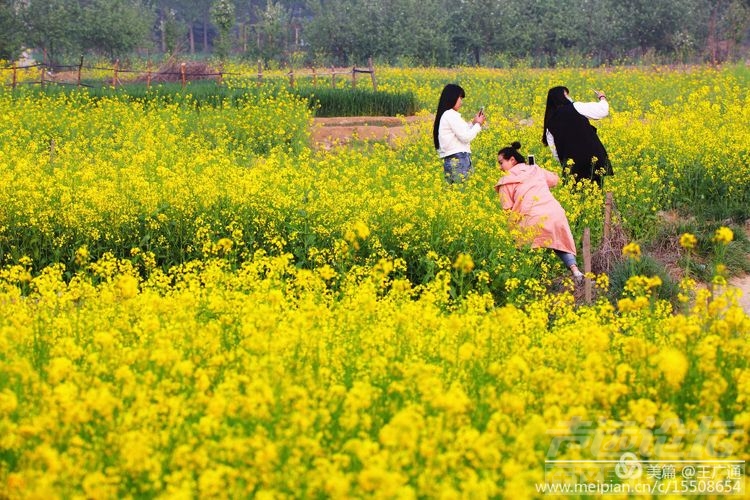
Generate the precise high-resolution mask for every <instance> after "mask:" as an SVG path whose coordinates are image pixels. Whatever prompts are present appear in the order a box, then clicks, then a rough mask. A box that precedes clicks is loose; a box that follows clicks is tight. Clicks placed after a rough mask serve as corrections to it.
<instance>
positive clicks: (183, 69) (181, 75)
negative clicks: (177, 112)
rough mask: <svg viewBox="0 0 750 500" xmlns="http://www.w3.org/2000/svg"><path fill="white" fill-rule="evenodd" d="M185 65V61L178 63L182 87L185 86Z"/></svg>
mask: <svg viewBox="0 0 750 500" xmlns="http://www.w3.org/2000/svg"><path fill="white" fill-rule="evenodd" d="M185 65H186V63H181V64H180V80H181V81H182V88H183V89H184V88H185Z"/></svg>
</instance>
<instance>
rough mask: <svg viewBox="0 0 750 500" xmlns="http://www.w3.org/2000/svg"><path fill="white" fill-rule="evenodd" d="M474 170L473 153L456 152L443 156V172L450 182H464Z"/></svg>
mask: <svg viewBox="0 0 750 500" xmlns="http://www.w3.org/2000/svg"><path fill="white" fill-rule="evenodd" d="M473 172H474V167H472V165H471V153H456V154H452V155H450V156H446V157H445V158H443V174H444V175H445V180H446V181H448V184H453V183H454V182H462V181H464V180H466V179H467V178H468V177H469V176H470V175H471V174H472V173H473Z"/></svg>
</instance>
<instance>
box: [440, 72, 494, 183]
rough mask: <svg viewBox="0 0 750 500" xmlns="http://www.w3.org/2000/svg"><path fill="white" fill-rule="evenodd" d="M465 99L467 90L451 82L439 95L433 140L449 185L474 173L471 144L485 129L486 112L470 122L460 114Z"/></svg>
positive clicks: (482, 112) (479, 112)
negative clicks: (483, 127)
mask: <svg viewBox="0 0 750 500" xmlns="http://www.w3.org/2000/svg"><path fill="white" fill-rule="evenodd" d="M465 97H466V93H465V92H464V89H462V88H461V87H460V86H458V85H456V84H455V83H449V84H448V85H446V86H445V87H444V88H443V91H442V92H441V93H440V101H439V102H438V109H437V113H436V114H435V123H434V124H433V126H432V139H433V142H434V144H435V149H436V150H437V152H438V156H439V157H440V158H442V160H443V172H444V174H445V180H446V181H448V183H451V184H452V183H454V182H460V181H462V180H464V179H466V178H467V177H468V176H469V175H471V173H472V172H473V167H472V164H471V148H470V147H469V143H470V142H471V141H472V140H473V139H474V138H475V137H476V136H477V134H478V133H479V131H480V130H482V124H483V123H484V121H485V116H484V111H482V110H479V111H478V112H477V114H476V115H474V118H473V119H472V121H471V123H467V122H466V121H465V120H464V119H463V118H462V117H461V114H460V113H459V112H458V110H459V108H460V107H461V105H462V104H463V99H464V98H465Z"/></svg>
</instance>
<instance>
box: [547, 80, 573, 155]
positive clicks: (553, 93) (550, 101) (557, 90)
mask: <svg viewBox="0 0 750 500" xmlns="http://www.w3.org/2000/svg"><path fill="white" fill-rule="evenodd" d="M566 93H569V90H568V87H563V86H562V85H559V86H557V87H552V88H551V89H549V91H548V92H547V107H546V108H545V109H544V129H543V130H542V144H544V145H545V146H547V128H548V124H549V121H550V118H551V117H552V113H554V112H555V110H556V109H557V108H559V107H561V106H568V105H571V104H572V103H571V102H570V99H568V98H567V96H566V95H565V94H566Z"/></svg>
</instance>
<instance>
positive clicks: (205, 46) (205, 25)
mask: <svg viewBox="0 0 750 500" xmlns="http://www.w3.org/2000/svg"><path fill="white" fill-rule="evenodd" d="M207 16H208V14H204V15H203V52H208V18H207Z"/></svg>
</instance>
